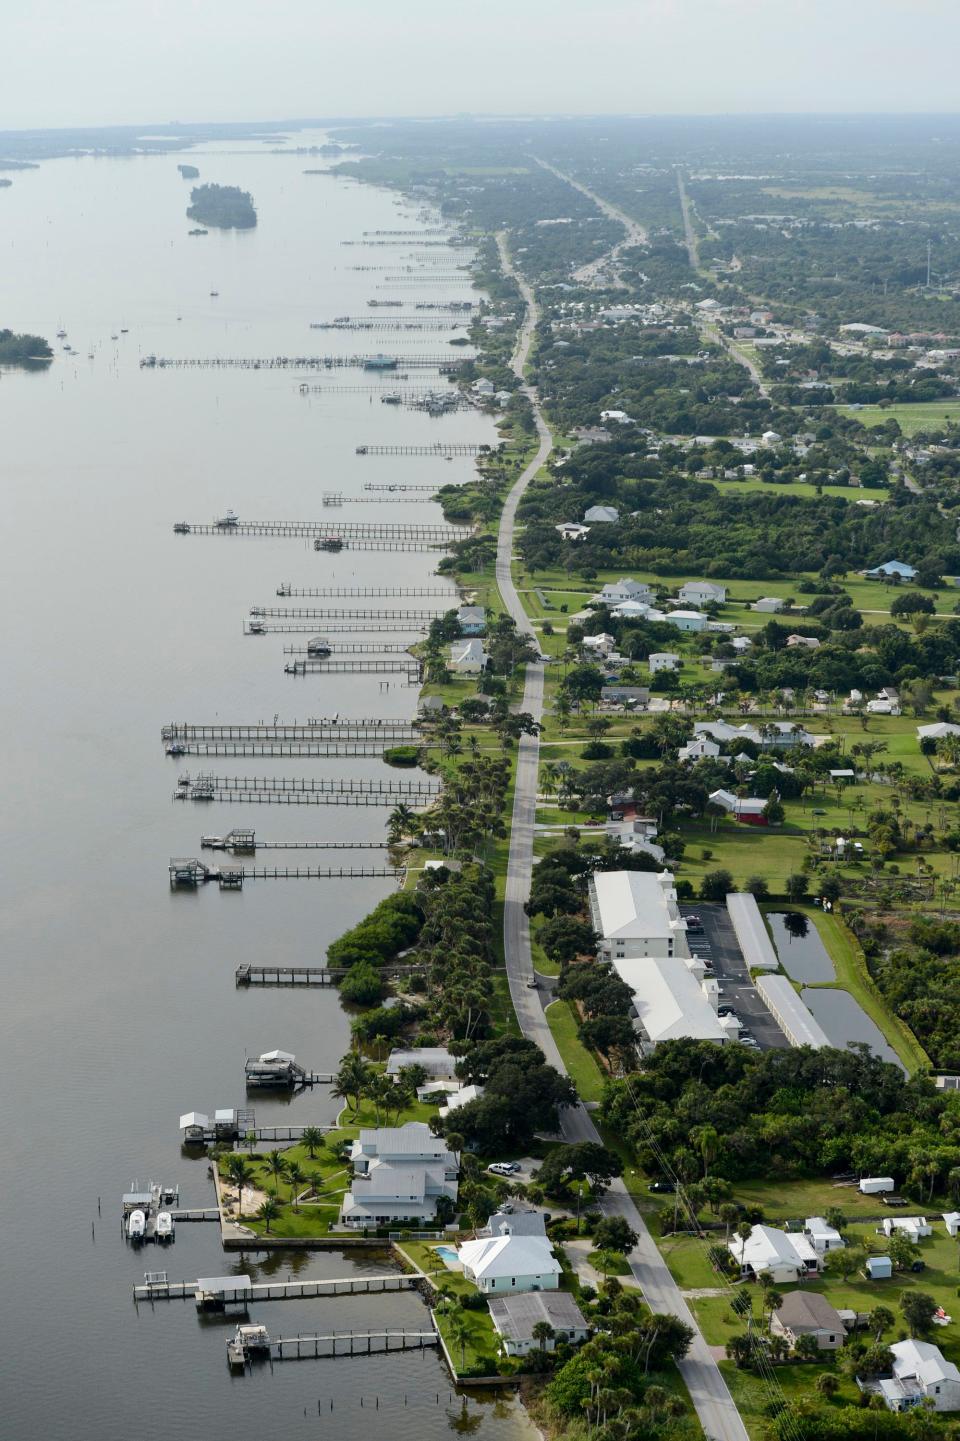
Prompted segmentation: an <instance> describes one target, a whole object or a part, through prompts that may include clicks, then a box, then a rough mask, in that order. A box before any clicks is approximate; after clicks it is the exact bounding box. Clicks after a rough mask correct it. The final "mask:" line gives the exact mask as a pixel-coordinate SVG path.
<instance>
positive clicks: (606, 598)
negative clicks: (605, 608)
mask: <svg viewBox="0 0 960 1441" xmlns="http://www.w3.org/2000/svg"><path fill="white" fill-rule="evenodd" d="M652 595H653V591H652V590H651V589H650V587H649V585H647V584H646V582H645V581H640V580H633V579H632V577H631V576H624V577H623V578H622V579H621V580H614V581H607V584H606V585H605V586H604V587H603V590H602V591H601V592H600V594H599V595H596V596H594V600H597V601H600V602H601V604H602V605H619V604H620V602H621V601H623V600H649V598H650V597H651V596H652Z"/></svg>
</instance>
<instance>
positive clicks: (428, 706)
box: [417, 695, 447, 720]
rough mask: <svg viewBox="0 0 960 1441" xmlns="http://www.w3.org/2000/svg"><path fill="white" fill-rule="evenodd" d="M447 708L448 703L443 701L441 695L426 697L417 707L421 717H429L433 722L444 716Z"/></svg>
mask: <svg viewBox="0 0 960 1441" xmlns="http://www.w3.org/2000/svg"><path fill="white" fill-rule="evenodd" d="M446 708H447V703H446V701H445V700H444V699H443V696H439V695H425V696H423V697H422V698H421V700H420V702H419V704H418V705H417V710H418V712H419V713H420V715H422V716H426V717H429V718H430V719H431V720H435V719H436V717H437V716H441V715H443V713H444V711H445V710H446Z"/></svg>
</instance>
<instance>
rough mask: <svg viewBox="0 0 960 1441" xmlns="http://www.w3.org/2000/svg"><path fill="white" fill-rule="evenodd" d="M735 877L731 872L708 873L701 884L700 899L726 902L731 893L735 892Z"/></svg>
mask: <svg viewBox="0 0 960 1441" xmlns="http://www.w3.org/2000/svg"><path fill="white" fill-rule="evenodd" d="M735 890H736V886H735V885H734V884H733V876H732V875H731V874H730V872H729V871H724V870H719V871H707V873H706V875H705V876H704V877H703V879H702V880H701V882H700V899H701V900H702V901H720V902H722V901H725V900H726V898H727V896H728V895H729V893H730V892H731V891H735Z"/></svg>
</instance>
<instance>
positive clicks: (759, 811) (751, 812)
mask: <svg viewBox="0 0 960 1441" xmlns="http://www.w3.org/2000/svg"><path fill="white" fill-rule="evenodd" d="M707 799H708V800H709V801H710V804H711V805H714V806H719V808H720V810H722V811H726V813H727V815H728V816H735V817H736V819H737V820H738V821H739V820H750V821H756V820H757V819H762V818H763V812H764V808H765V807H766V804H767V803H766V801H765V800H764V799H763V798H762V796H737V795H734V793H733V791H725V790H722V789H721V790H716V791H711V792H710V795H709V796H708V797H707Z"/></svg>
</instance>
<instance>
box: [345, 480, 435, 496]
mask: <svg viewBox="0 0 960 1441" xmlns="http://www.w3.org/2000/svg"><path fill="white" fill-rule="evenodd" d="M363 488H364V490H422V491H426V492H427V493H428V494H429V495H436V493H437V487H436V486H435V485H403V484H402V483H400V482H399V481H384V482H382V483H381V484H379V485H378V484H377V483H376V481H373V480H365V481H364V482H363Z"/></svg>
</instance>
